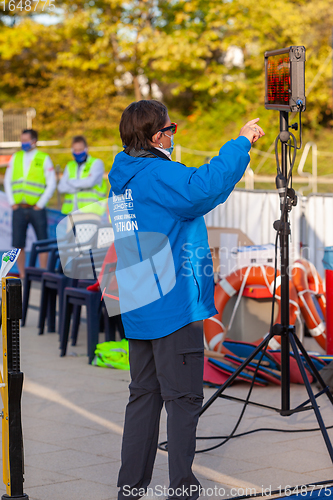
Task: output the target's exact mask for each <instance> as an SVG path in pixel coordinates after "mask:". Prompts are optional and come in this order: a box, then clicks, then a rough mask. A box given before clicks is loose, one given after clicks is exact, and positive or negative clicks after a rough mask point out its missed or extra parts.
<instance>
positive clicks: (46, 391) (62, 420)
mask: <svg viewBox="0 0 333 500" xmlns="http://www.w3.org/2000/svg"><path fill="white" fill-rule="evenodd" d="M38 300H39V297H38V291H36V290H35V289H34V290H33V294H32V301H33V303H35V304H36V305H38ZM37 321H38V315H37V311H36V310H32V309H30V310H29V314H28V320H27V326H26V327H25V328H22V330H21V368H22V371H23V372H24V374H25V382H24V392H23V399H22V420H23V432H24V445H25V465H26V470H25V492H26V493H27V494H28V495H29V497H30V499H31V500H60V499H61V500H78V499H80V500H82V499H84V500H116V498H117V487H116V483H117V474H118V470H119V466H120V449H121V436H122V428H123V421H124V411H125V406H126V403H127V399H128V384H129V374H128V373H127V372H123V371H119V370H112V369H103V368H98V367H93V366H90V365H88V362H87V357H86V348H87V346H86V340H87V339H86V331H85V324H84V323H82V324H81V326H80V331H79V336H78V342H77V345H76V346H69V349H68V352H69V353H70V354H71V355H68V356H66V357H63V358H61V357H60V356H59V341H58V335H57V334H55V333H45V334H44V335H43V336H38V335H37V328H36V325H37ZM100 341H103V336H102V335H101V337H100ZM309 345H310V348H311V349H316V346H315V345H314V344H313V343H311V342H310V344H309ZM248 389H249V385H247V384H243V383H241V384H235V385H234V386H233V387H232V388H231V389H229V390H228V392H229V394H232V395H234V396H236V397H242V398H243V397H245V396H246V395H247V391H248ZM291 392H292V401H293V403H294V404H295V405H296V404H299V403H301V402H302V401H304V400H305V399H306V397H307V396H306V391H305V389H304V387H303V386H300V385H292V390H291ZM213 393H214V389H211V388H205V400H207V399H208V398H209V397H210V396H211V395H212V394H213ZM252 399H253V400H255V401H258V402H262V403H264V404H269V405H274V406H277V407H278V406H279V405H280V399H281V391H280V388H279V387H276V386H269V387H264V388H255V389H254V391H253V396H252ZM320 407H321V412H322V415H323V417H324V420H325V422H326V423H327V425H332V424H333V411H332V405H331V404H330V402H329V401H328V400H327V398H325V397H324V396H322V397H321V398H320ZM241 410H242V405H241V404H239V403H235V402H231V401H228V400H224V399H219V400H217V401H216V402H215V403H214V404H213V406H212V407H211V408H209V410H208V411H207V412H206V413H204V415H203V416H202V417H201V418H200V421H199V426H198V436H216V435H218V436H225V435H228V434H229V433H230V432H231V431H232V429H233V427H234V426H235V424H236V422H237V420H238V417H239V415H240V412H241ZM258 427H261V428H262V427H265V428H279V429H289V430H296V429H311V428H315V427H317V423H316V419H315V416H314V413H313V412H312V411H307V412H303V413H298V414H296V415H293V416H291V417H281V416H280V415H279V414H277V413H275V412H271V411H267V410H264V409H262V408H256V407H253V406H249V407H248V408H247V409H246V412H245V416H244V418H243V420H242V422H241V424H240V426H239V428H238V430H237V433H242V432H247V431H251V430H253V429H256V428H258ZM329 434H330V436H331V438H332V439H333V431H332V430H330V431H329ZM165 439H166V413H165V411H164V410H163V412H162V419H161V428H160V441H163V440H165ZM216 443H218V440H205V441H199V442H198V448H199V449H202V448H205V447H208V446H212V445H214V444H216ZM194 471H195V474H196V475H197V476H198V478H199V480H200V482H201V484H202V486H203V488H205V496H203V498H214V499H217V498H231V497H235V496H237V493H238V494H242V493H244V492H245V491H246V489H247V488H249V491H250V489H251V488H253V487H256V488H258V490H260V489H261V488H263V487H265V488H270V487H272V489H275V488H276V487H278V486H280V485H281V487H283V488H284V487H285V486H287V485H297V484H307V483H313V482H318V481H322V480H327V479H332V478H333V467H332V464H331V461H330V459H329V455H328V453H327V450H326V447H325V445H324V442H323V438H322V436H321V433H320V432H309V433H301V434H300V433H280V432H272V431H262V432H257V433H254V434H249V435H247V436H243V437H239V438H236V439H231V440H230V441H228V443H226V444H225V445H224V446H222V447H220V448H216V449H215V450H212V451H209V452H206V453H202V454H197V455H196V457H195V461H194ZM162 486H165V487H167V486H168V458H167V454H166V453H165V452H163V451H158V453H157V457H156V463H155V470H154V475H153V479H152V482H151V488H152V491H151V493H154V492H155V493H156V492H158V491H159V490H158V488H160V487H162ZM154 488H155V490H154ZM214 488H215V490H214ZM4 492H5V487H4V485H0V493H1V494H2V493H4ZM212 492H213V493H214V494H213V495H211V493H212ZM149 498H153V495H152V494H151V495H150V496H149ZM155 498H159V499H161V500H162V499H163V498H164V497H163V496H159V495H157V496H156V495H155Z"/></svg>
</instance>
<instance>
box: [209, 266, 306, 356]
mask: <svg viewBox="0 0 333 500" xmlns="http://www.w3.org/2000/svg"><path fill="white" fill-rule="evenodd" d="M244 280H245V284H246V285H265V286H267V288H268V289H269V291H270V292H271V293H273V290H274V268H273V267H271V266H251V267H243V268H241V269H237V271H235V272H233V273H231V274H229V276H227V277H226V278H223V279H222V280H221V281H219V282H218V283H217V284H216V286H215V292H214V300H215V307H216V309H217V310H218V313H217V314H216V315H215V316H212V317H211V318H208V319H205V320H204V334H205V340H206V343H207V346H208V349H209V350H211V351H213V350H214V351H218V352H221V350H222V344H223V341H224V339H225V337H226V334H227V330H226V328H225V326H224V325H223V323H222V317H223V311H224V308H225V306H226V304H227V302H228V300H229V299H230V297H232V296H233V295H235V294H236V293H237V292H239V290H240V288H241V287H242V284H243V285H244ZM280 290H281V277H280V273H279V271H278V272H277V278H276V290H275V298H276V300H277V302H278V305H279V312H278V316H277V319H276V323H279V322H280V318H281V295H280ZM289 294H290V298H289V304H290V324H291V325H294V324H295V322H296V319H297V315H298V314H299V306H298V298H297V291H296V289H295V287H294V285H293V283H292V282H291V281H290V282H289ZM261 340H262V339H260V340H259V342H260V341H261ZM269 346H270V347H271V348H272V349H277V348H279V346H280V337H279V336H275V337H274V339H271V341H270V343H269Z"/></svg>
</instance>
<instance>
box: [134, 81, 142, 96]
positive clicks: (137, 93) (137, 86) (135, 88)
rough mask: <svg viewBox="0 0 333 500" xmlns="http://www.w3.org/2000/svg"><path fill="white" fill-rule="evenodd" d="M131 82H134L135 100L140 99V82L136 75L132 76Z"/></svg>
mask: <svg viewBox="0 0 333 500" xmlns="http://www.w3.org/2000/svg"><path fill="white" fill-rule="evenodd" d="M133 82H134V95H135V100H136V101H141V99H142V95H141V90H140V84H139V80H138V75H134V76H133Z"/></svg>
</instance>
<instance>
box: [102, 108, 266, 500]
mask: <svg viewBox="0 0 333 500" xmlns="http://www.w3.org/2000/svg"><path fill="white" fill-rule="evenodd" d="M258 120H259V119H255V120H252V121H250V122H248V123H247V124H246V125H245V126H244V127H243V128H242V129H241V131H240V134H239V137H238V138H237V139H236V140H232V141H229V142H227V143H226V144H225V145H224V146H223V147H222V148H221V149H220V152H219V155H218V156H216V157H214V158H212V160H211V161H210V163H209V164H205V165H202V166H201V167H199V168H198V169H197V168H194V167H192V168H188V167H186V166H185V165H183V164H181V163H178V162H174V161H172V160H171V153H172V150H173V136H174V134H175V133H176V130H177V125H176V124H174V123H171V121H170V118H169V116H168V111H167V108H166V107H165V106H164V105H163V104H162V103H160V102H158V101H153V100H151V101H144V100H143V101H139V102H134V103H132V104H130V105H129V106H128V107H127V108H126V109H125V111H124V113H123V115H122V118H121V122H120V127H119V130H120V136H121V139H122V142H123V144H124V151H122V152H121V153H119V154H118V155H117V156H116V158H115V161H114V164H113V167H112V170H111V172H110V174H109V180H110V184H111V191H110V198H109V210H110V215H111V218H112V224H113V227H114V231H115V246H116V251H117V257H118V263H117V272H116V274H117V280H118V286H119V298H120V309H121V312H122V321H123V324H124V328H125V334H126V337H127V338H128V339H129V349H130V366H131V383H130V386H129V388H130V398H129V403H128V405H127V408H126V416H125V427H124V436H123V444H122V455H121V459H122V465H121V469H120V472H119V478H118V486H119V487H120V491H119V496H118V498H119V499H125V498H130V499H131V498H140V497H142V496H143V495H144V494H145V492H146V490H147V487H148V485H149V483H150V480H151V476H152V471H153V465H154V460H155V456H156V451H157V442H158V433H159V421H160V413H161V409H162V406H163V403H165V407H166V411H167V414H168V422H167V432H168V456H169V477H170V484H169V488H168V491H167V492H166V494H167V497H168V499H170V500H171V499H191V500H194V499H196V498H198V497H199V494H200V483H199V481H198V480H197V479H196V477H195V476H194V474H193V472H192V462H193V458H194V453H195V434H196V427H197V422H198V416H199V412H200V409H201V406H202V400H203V388H202V385H203V384H202V380H203V359H204V347H203V329H202V321H203V320H204V319H205V318H209V317H210V316H213V315H215V314H216V312H217V311H216V309H215V306H214V280H213V271H212V260H211V256H210V252H209V246H208V238H207V230H206V226H205V222H204V219H203V215H205V214H206V213H208V212H209V211H210V210H212V209H213V208H214V207H216V206H217V205H218V204H220V203H223V202H224V201H225V200H226V199H227V198H228V196H229V195H230V193H231V192H232V190H233V189H234V187H235V185H236V184H237V182H238V181H239V180H240V179H241V178H242V176H243V174H244V172H245V170H246V167H247V165H248V163H249V160H250V157H249V150H250V149H251V145H252V144H253V143H255V142H256V141H257V140H258V139H259V138H260V137H261V136H262V135H264V133H263V131H262V129H261V128H260V127H259V126H258V125H257V122H258Z"/></svg>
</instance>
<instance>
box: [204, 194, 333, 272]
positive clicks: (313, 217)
mask: <svg viewBox="0 0 333 500" xmlns="http://www.w3.org/2000/svg"><path fill="white" fill-rule="evenodd" d="M279 218H280V198H279V195H278V193H277V191H252V190H245V189H236V190H235V191H234V192H233V193H232V195H231V196H230V197H229V198H228V200H227V201H226V202H225V203H224V204H223V205H219V206H218V207H216V208H215V209H214V210H212V211H211V212H210V213H208V214H207V215H206V216H205V220H206V224H207V226H213V227H229V228H238V229H241V231H243V232H244V233H245V234H246V235H247V236H248V237H249V238H250V239H251V240H252V241H253V243H254V244H255V245H264V244H267V243H274V242H275V237H276V231H275V230H274V229H273V222H274V221H275V220H277V219H279ZM290 222H291V240H290V259H291V262H292V261H293V260H296V259H297V258H299V257H301V256H303V257H305V258H306V259H308V260H310V261H311V262H313V264H314V265H315V266H316V268H317V270H318V271H319V273H320V274H321V276H324V268H323V265H322V259H323V256H324V247H325V246H331V245H333V194H327V195H320V194H311V195H309V196H307V197H305V196H301V197H299V199H298V204H297V206H296V207H294V208H293V209H292V211H291V214H290Z"/></svg>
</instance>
